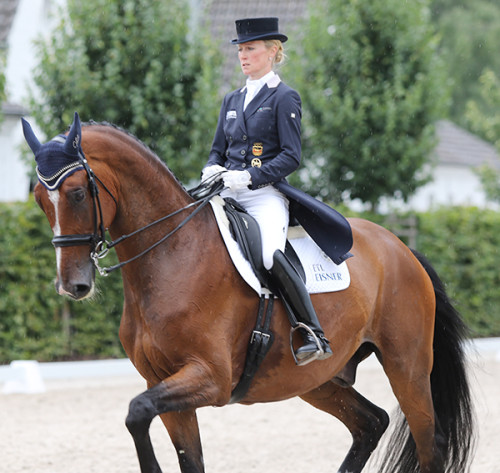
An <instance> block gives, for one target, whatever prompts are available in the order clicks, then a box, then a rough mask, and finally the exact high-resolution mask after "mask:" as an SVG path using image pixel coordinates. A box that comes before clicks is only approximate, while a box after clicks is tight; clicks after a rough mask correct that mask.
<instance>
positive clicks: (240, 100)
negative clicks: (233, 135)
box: [235, 87, 248, 133]
mask: <svg viewBox="0 0 500 473" xmlns="http://www.w3.org/2000/svg"><path fill="white" fill-rule="evenodd" d="M246 90H247V89H246V87H243V88H242V89H240V93H239V94H238V95H237V97H236V104H235V106H236V116H237V117H238V123H239V124H240V126H241V128H242V129H243V131H244V132H245V133H246V132H247V126H246V123H245V112H243V104H244V102H245V94H246ZM247 108H248V107H247Z"/></svg>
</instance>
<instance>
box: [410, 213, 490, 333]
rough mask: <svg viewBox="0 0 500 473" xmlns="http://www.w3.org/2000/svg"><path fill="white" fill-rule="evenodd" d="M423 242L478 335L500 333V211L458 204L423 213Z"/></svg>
mask: <svg viewBox="0 0 500 473" xmlns="http://www.w3.org/2000/svg"><path fill="white" fill-rule="evenodd" d="M417 241H418V249H419V250H420V251H421V252H422V253H424V254H425V255H426V256H427V257H428V258H429V259H430V261H431V263H432V265H433V266H434V267H435V269H436V270H437V272H438V274H439V275H440V277H441V279H442V280H443V281H444V282H445V283H446V284H447V290H448V293H449V294H450V296H451V297H452V299H453V300H454V301H455V302H456V305H457V308H458V309H459V310H460V312H461V313H462V315H463V316H464V318H465V319H466V321H467V323H468V324H469V326H470V327H471V329H472V330H473V335H474V336H477V337H491V336H494V337H498V336H500V213H498V212H494V211H492V210H480V209H477V208H474V207H470V208H464V207H456V208H446V209H445V208H443V209H441V210H438V211H436V212H428V213H424V214H420V215H419V236H418V240H417Z"/></svg>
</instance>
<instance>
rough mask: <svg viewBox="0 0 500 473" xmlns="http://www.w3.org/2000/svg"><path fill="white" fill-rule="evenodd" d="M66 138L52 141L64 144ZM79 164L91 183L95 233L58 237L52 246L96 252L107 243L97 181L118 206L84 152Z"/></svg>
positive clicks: (80, 155)
mask: <svg viewBox="0 0 500 473" xmlns="http://www.w3.org/2000/svg"><path fill="white" fill-rule="evenodd" d="M65 140H66V136H64V135H59V136H56V137H55V138H53V140H52V141H58V142H59V143H64V142H65ZM78 158H79V164H80V165H81V166H82V167H83V169H84V170H85V172H86V173H87V180H88V183H89V190H90V195H91V197H92V207H93V220H94V232H93V233H79V234H73V235H56V236H55V237H54V238H53V239H52V244H53V245H54V247H55V248H61V247H68V246H85V245H90V247H91V248H92V251H95V250H96V249H97V248H98V247H99V245H101V244H102V242H104V241H106V236H105V235H106V230H105V228H104V220H103V215H102V206H101V199H100V198H99V187H98V186H97V184H96V180H98V181H99V182H100V184H101V185H102V186H103V188H104V189H105V190H106V191H107V192H108V194H109V195H110V196H111V197H112V199H113V200H114V201H115V204H116V205H118V203H117V202H116V199H115V198H114V196H113V194H112V193H111V192H110V191H109V189H108V188H107V187H106V186H105V185H104V184H103V183H102V181H100V180H99V179H98V178H97V177H96V175H95V174H94V172H93V171H92V169H90V166H89V164H88V162H87V159H86V158H85V155H84V154H83V152H82V151H79V152H78Z"/></svg>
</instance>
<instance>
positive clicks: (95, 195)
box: [23, 115, 474, 473]
mask: <svg viewBox="0 0 500 473" xmlns="http://www.w3.org/2000/svg"><path fill="white" fill-rule="evenodd" d="M23 124H24V126H25V136H26V138H27V141H28V143H29V144H30V147H31V148H32V150H33V151H34V152H35V156H38V155H39V153H40V151H41V150H42V151H44V150H45V151H46V147H48V146H50V147H51V148H50V150H49V151H50V152H48V154H47V153H46V156H45V158H46V159H48V160H49V161H48V163H49V164H50V163H51V162H52V161H50V160H51V159H53V160H57V159H58V158H59V157H61V156H62V154H63V153H70V154H71V149H70V148H71V145H72V146H73V148H74V149H77V148H78V147H79V146H81V148H80V150H81V151H79V158H78V159H80V162H79V166H76V168H72V172H70V173H68V174H67V175H65V176H64V179H63V180H61V181H60V182H59V183H58V187H55V185H54V186H53V187H52V190H50V189H49V188H48V187H47V186H48V184H47V182H45V185H42V184H41V183H40V182H39V183H38V184H37V185H36V187H35V190H34V194H35V198H36V201H37V202H38V204H39V206H40V207H41V209H42V210H43V211H44V212H45V214H46V216H47V218H48V221H49V223H50V225H51V227H52V229H53V232H54V245H55V246H56V256H57V278H56V289H57V291H58V293H59V294H61V295H67V296H69V297H71V298H73V299H77V300H80V299H84V298H86V297H89V296H90V295H91V294H92V293H93V290H94V279H95V266H94V260H95V254H96V248H95V247H96V246H100V245H101V244H102V239H101V238H98V236H99V234H101V233H103V231H104V229H108V230H109V234H110V236H111V237H112V238H113V239H114V240H115V241H116V239H118V240H119V242H120V244H117V245H116V247H115V249H116V253H117V255H118V258H119V260H120V262H121V272H122V277H123V289H124V308H123V316H122V319H121V325H120V330H119V335H120V340H121V342H122V344H123V347H124V349H125V351H126V353H127V355H128V356H129V357H130V360H131V361H132V363H133V364H134V365H135V367H136V368H137V370H138V371H139V373H140V374H141V375H142V376H143V377H144V378H145V380H146V383H147V390H146V391H144V392H143V393H142V394H139V395H138V396H137V397H136V398H134V399H133V400H132V401H131V403H130V408H129V413H128V415H127V418H126V425H127V428H128V429H129V431H130V433H131V435H132V437H133V440H134V442H135V446H136V450H137V455H138V459H139V464H140V468H141V472H143V473H157V472H161V469H160V466H159V464H158V462H157V460H156V457H155V453H154V450H153V446H152V442H151V439H150V435H149V427H150V423H151V421H152V419H153V418H154V417H155V416H160V417H161V420H162V421H163V423H164V425H165V426H166V428H167V430H168V433H169V435H170V438H171V441H172V443H173V445H174V447H175V449H176V452H177V455H178V459H179V464H180V470H181V471H182V473H201V472H203V471H204V463H203V455H202V447H201V441H200V435H199V428H198V423H197V416H196V409H198V408H200V407H204V406H224V405H226V404H228V403H229V402H230V400H231V393H232V391H233V389H234V388H235V386H236V385H237V384H238V381H239V379H240V377H241V375H242V371H243V368H244V364H245V356H246V351H247V345H248V340H249V338H250V336H251V332H252V328H253V327H254V321H255V318H256V314H257V308H258V304H259V298H258V296H257V294H256V293H255V292H254V291H253V290H252V289H251V288H250V287H249V286H248V285H247V284H246V283H245V282H244V281H243V279H242V278H241V277H240V276H239V274H238V273H237V271H236V270H235V268H234V266H233V264H232V262H231V259H230V257H229V255H228V253H227V251H226V248H225V245H224V243H223V240H222V238H221V236H220V232H219V229H218V227H217V223H216V220H215V217H214V214H213V212H212V210H211V209H210V206H207V207H204V208H201V209H199V211H197V207H196V205H194V200H193V198H192V197H191V196H190V194H189V193H188V192H187V191H186V190H185V189H184V187H183V186H182V185H181V184H180V183H179V181H178V180H177V179H176V177H175V176H174V175H173V174H172V173H171V172H170V171H169V169H168V168H167V166H165V165H164V164H163V163H162V162H161V160H160V159H159V158H158V157H157V156H156V155H155V154H154V153H153V152H152V151H150V150H149V149H148V148H147V147H146V146H145V145H143V144H142V143H141V142H140V141H139V140H137V139H136V138H135V137H133V136H132V135H130V134H129V133H127V132H125V131H124V130H121V129H119V128H117V127H115V126H112V125H110V124H106V123H101V124H97V123H90V124H84V125H83V126H82V127H81V126H80V122H79V120H78V116H77V115H75V122H74V123H73V125H72V127H71V129H70V131H69V134H68V135H67V138H66V139H64V137H63V139H62V140H61V139H59V141H60V142H61V143H58V142H57V140H56V142H54V141H50V142H48V143H45V144H41V143H40V142H39V141H38V140H37V138H36V137H35V135H34V134H33V132H32V130H31V127H30V126H29V124H28V123H27V122H23ZM59 138H60V137H59ZM64 141H65V143H64ZM58 146H60V149H61V150H60V151H58V149H59V148H58ZM47 149H48V148H47ZM73 151H74V150H73ZM47 156H48V158H47ZM54 162H55V161H54ZM64 172H67V170H66V169H65V170H64ZM58 176H59V177H60V176H61V175H58ZM39 177H40V174H39ZM56 178H57V176H56ZM40 179H42V178H41V177H40ZM49 187H50V186H49ZM96 202H97V203H96ZM181 209H184V210H182V211H181ZM166 215H168V216H170V217H171V218H166V219H161V217H163V216H166ZM186 215H188V217H189V218H188V219H186V218H185V216H186ZM158 219H161V220H160V221H159V223H157V224H156V225H154V226H149V225H148V224H150V223H151V222H155V221H157V220H158ZM350 224H351V226H352V231H353V239H354V245H353V247H352V250H351V252H352V253H353V254H354V257H352V258H350V259H348V260H347V265H348V268H349V271H350V275H351V284H350V286H349V287H348V289H345V290H343V291H340V292H336V293H328V294H315V295H313V296H312V301H313V304H314V306H315V308H316V311H317V313H318V316H319V319H320V321H321V324H322V326H323V327H324V330H325V334H326V336H327V338H328V339H329V340H330V341H331V346H332V348H333V353H334V354H333V356H331V357H330V358H329V359H327V360H324V361H314V362H312V363H310V364H309V365H307V366H305V367H304V366H302V367H301V366H297V365H296V363H295V362H294V359H293V356H292V353H291V350H290V344H289V330H290V325H289V321H288V318H287V316H286V314H285V311H284V308H283V306H282V304H281V303H280V302H279V301H277V302H276V303H275V305H274V314H273V318H272V323H271V329H272V331H273V333H274V336H275V341H274V344H273V345H272V347H271V349H270V351H269V353H268V354H267V357H266V358H265V359H264V362H263V363H262V365H261V367H260V369H259V371H258V372H257V374H256V376H255V378H254V380H253V383H252V384H251V386H250V389H249V390H248V392H247V393H246V395H245V396H244V398H243V399H241V401H240V402H241V403H243V404H252V403H262V402H271V401H281V400H285V399H289V398H292V397H295V396H299V397H300V398H302V399H303V400H304V401H306V402H308V403H309V404H311V405H313V406H314V407H316V408H318V409H321V410H323V411H325V412H327V413H329V414H331V415H333V416H334V417H337V418H338V419H339V420H340V421H341V422H343V423H344V424H345V426H346V427H347V428H348V429H349V431H350V433H351V435H352V445H351V448H350V450H349V451H348V452H347V455H346V457H345V459H344V461H343V463H342V464H341V466H340V468H339V469H338V472H340V473H348V472H349V473H356V472H361V471H362V470H363V468H364V466H365V464H366V462H367V460H368V458H369V457H370V455H371V453H372V452H373V450H374V449H375V447H376V446H377V444H378V442H379V439H380V438H381V436H382V434H383V433H384V431H385V430H386V427H387V426H388V423H389V417H388V415H387V413H386V412H385V411H384V410H383V409H381V408H379V407H377V406H376V405H374V404H372V403H371V402H370V401H369V400H367V399H366V398H365V397H363V396H362V395H361V394H360V393H358V392H357V391H356V390H355V389H354V387H353V384H354V380H355V374H356V366H357V364H358V363H359V362H360V361H362V360H363V359H364V358H366V357H367V356H368V355H369V354H371V353H375V354H376V356H377V358H378V360H379V361H380V363H381V365H382V367H383V369H384V372H385V374H386V375H387V377H388V379H389V382H390V385H391V387H392V390H393V392H394V394H395V397H396V398H397V400H398V403H399V407H400V410H401V413H402V414H403V415H402V416H401V426H400V428H398V429H397V430H396V433H395V436H394V438H393V440H391V442H390V443H389V445H388V447H387V455H386V456H385V458H386V459H385V461H384V462H383V464H382V466H381V471H387V472H391V473H394V472H399V473H409V472H421V473H442V472H448V473H463V472H464V471H467V469H468V467H469V466H468V465H469V463H470V457H471V453H472V450H473V444H474V416H473V413H472V410H473V406H472V401H471V395H470V387H469V382H468V379H467V372H466V360H465V351H464V347H463V343H464V341H465V338H466V335H467V330H466V327H465V324H464V322H463V321H462V319H461V317H460V315H459V314H458V312H457V311H456V310H455V308H454V307H453V306H452V304H451V303H450V300H449V299H448V297H447V295H446V292H445V290H444V286H443V283H442V282H441V281H440V279H439V277H438V276H437V274H436V273H435V271H434V270H433V268H432V266H431V265H430V264H429V262H428V261H427V260H426V259H425V258H424V257H423V256H422V255H420V254H418V253H416V252H413V251H411V250H410V249H408V248H407V246H406V245H404V244H403V243H402V242H401V241H400V240H399V239H398V238H397V237H396V236H395V235H393V234H392V233H390V232H389V231H388V230H386V229H384V228H382V227H380V226H378V225H376V224H374V223H371V222H369V221H367V220H363V219H351V220H350ZM142 227H146V230H145V231H142V232H139V233H136V230H137V229H140V228H142ZM123 235H125V236H126V238H120V237H122V236H123ZM166 235H167V236H169V238H165V236H166ZM96 240H98V241H96ZM155 243H158V244H155ZM150 248H152V249H151V250H150V251H148V250H149V249H150ZM125 263H126V264H125ZM305 428H308V426H305ZM310 432H313V429H311V430H309V429H308V432H307V434H306V435H313V434H311V433H310Z"/></svg>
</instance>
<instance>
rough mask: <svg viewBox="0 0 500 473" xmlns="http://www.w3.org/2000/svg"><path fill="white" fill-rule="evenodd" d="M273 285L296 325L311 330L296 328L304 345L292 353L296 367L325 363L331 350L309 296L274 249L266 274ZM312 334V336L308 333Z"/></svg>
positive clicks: (289, 264)
mask: <svg viewBox="0 0 500 473" xmlns="http://www.w3.org/2000/svg"><path fill="white" fill-rule="evenodd" d="M269 273H270V275H271V279H272V283H273V285H274V286H276V287H277V289H278V292H279V295H280V296H281V297H282V299H284V302H285V304H288V305H289V306H290V308H291V309H292V312H293V314H294V315H295V317H296V318H297V320H298V321H299V322H302V323H303V324H304V325H306V326H307V327H309V328H310V330H307V329H304V328H301V329H299V331H300V333H301V335H302V337H303V339H304V345H302V346H301V347H300V348H298V349H297V350H296V351H295V357H296V359H297V361H298V362H299V364H306V363H309V362H310V361H313V360H324V359H326V358H328V357H329V356H331V355H332V350H331V348H330V346H329V342H328V340H327V339H326V338H325V334H324V332H323V329H322V328H321V325H320V324H319V320H318V317H317V315H316V311H315V310H314V307H313V305H312V302H311V297H310V296H309V293H308V292H307V289H306V287H305V285H304V282H303V281H302V279H301V277H300V276H299V274H298V273H297V271H296V270H295V268H294V267H293V265H292V264H291V263H290V261H289V260H288V258H287V257H286V256H285V255H284V254H283V252H281V251H279V250H276V251H275V253H274V255H273V267H272V268H271V270H270V271H269ZM311 331H312V332H314V335H313V334H312V333H311Z"/></svg>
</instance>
